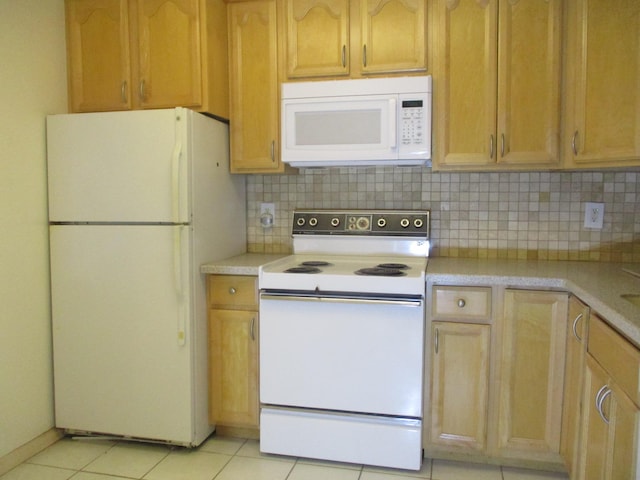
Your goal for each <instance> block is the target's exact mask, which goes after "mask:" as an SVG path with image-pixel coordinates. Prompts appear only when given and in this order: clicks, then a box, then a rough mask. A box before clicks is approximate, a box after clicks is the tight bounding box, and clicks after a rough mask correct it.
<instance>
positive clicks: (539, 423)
mask: <svg viewBox="0 0 640 480" xmlns="http://www.w3.org/2000/svg"><path fill="white" fill-rule="evenodd" d="M567 312H568V294H566V293H559V292H538V291H528V290H511V289H507V290H506V291H505V295H504V310H503V316H504V318H503V319H502V338H501V362H500V375H499V378H500V393H499V418H498V449H499V452H500V455H501V456H504V457H518V458H529V459H531V460H539V461H548V462H553V463H560V462H561V458H560V428H561V424H562V400H563V386H564V364H565V348H566V334H567Z"/></svg>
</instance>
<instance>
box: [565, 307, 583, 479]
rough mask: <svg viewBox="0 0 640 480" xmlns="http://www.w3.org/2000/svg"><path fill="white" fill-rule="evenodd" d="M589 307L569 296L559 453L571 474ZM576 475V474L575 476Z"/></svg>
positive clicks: (577, 437)
mask: <svg viewBox="0 0 640 480" xmlns="http://www.w3.org/2000/svg"><path fill="white" fill-rule="evenodd" d="M588 318H589V307H587V306H586V305H585V304H583V303H582V302H581V301H580V300H578V299H577V298H576V297H571V298H570V299H569V315H568V323H567V361H566V364H565V383H564V402H563V407H562V436H561V443H560V453H561V455H562V458H563V459H564V462H565V465H566V466H567V471H568V472H569V475H572V474H573V472H574V471H575V469H576V461H577V456H578V440H579V428H578V425H579V423H580V414H581V411H582V401H581V393H582V390H581V388H582V378H583V376H584V359H585V352H586V339H587V336H586V333H587V322H588ZM572 478H573V477H572Z"/></svg>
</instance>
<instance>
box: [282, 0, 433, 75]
mask: <svg viewBox="0 0 640 480" xmlns="http://www.w3.org/2000/svg"><path fill="white" fill-rule="evenodd" d="M283 10H284V21H283V29H282V33H281V35H283V36H284V37H285V38H286V40H285V42H284V43H285V45H286V53H287V55H286V56H287V65H286V76H287V78H290V79H295V78H303V77H340V76H352V77H358V76H361V75H369V74H381V73H401V72H424V71H426V69H427V54H426V49H427V41H426V30H427V23H426V15H427V12H426V2H424V1H421V0H352V1H349V0H322V1H320V0H283Z"/></svg>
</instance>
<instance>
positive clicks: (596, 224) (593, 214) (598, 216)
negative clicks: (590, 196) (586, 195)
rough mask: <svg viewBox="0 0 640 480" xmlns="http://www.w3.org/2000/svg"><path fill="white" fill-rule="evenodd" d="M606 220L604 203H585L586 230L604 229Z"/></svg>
mask: <svg viewBox="0 0 640 480" xmlns="http://www.w3.org/2000/svg"><path fill="white" fill-rule="evenodd" d="M603 220H604V203H593V202H587V203H585V209H584V228H596V229H602V222H603Z"/></svg>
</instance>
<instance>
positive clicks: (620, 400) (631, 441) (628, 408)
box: [608, 384, 640, 479]
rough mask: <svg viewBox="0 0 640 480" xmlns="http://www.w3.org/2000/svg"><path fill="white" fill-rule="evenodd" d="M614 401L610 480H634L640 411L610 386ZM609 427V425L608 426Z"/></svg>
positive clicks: (628, 399)
mask: <svg viewBox="0 0 640 480" xmlns="http://www.w3.org/2000/svg"><path fill="white" fill-rule="evenodd" d="M611 389H612V395H613V399H614V401H615V413H614V415H615V416H614V417H613V418H611V419H610V422H613V423H614V427H613V428H614V433H613V436H612V438H611V437H610V438H611V441H612V445H611V450H612V452H611V475H610V477H608V478H611V479H618V478H621V479H634V478H637V477H636V475H635V472H636V469H637V462H638V459H637V452H638V437H637V432H638V427H639V420H640V410H639V409H638V407H637V406H636V405H635V404H634V403H633V402H632V401H631V399H630V398H629V397H627V395H626V394H625V393H624V392H623V391H622V390H621V389H620V388H619V387H618V386H617V385H615V384H614V385H612V386H611ZM610 425H611V424H610Z"/></svg>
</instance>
